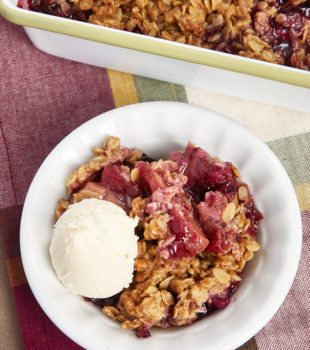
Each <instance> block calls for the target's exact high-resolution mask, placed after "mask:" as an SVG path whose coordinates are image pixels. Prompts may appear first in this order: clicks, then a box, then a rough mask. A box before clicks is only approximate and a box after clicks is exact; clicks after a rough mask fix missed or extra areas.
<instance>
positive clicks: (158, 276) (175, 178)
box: [56, 136, 263, 337]
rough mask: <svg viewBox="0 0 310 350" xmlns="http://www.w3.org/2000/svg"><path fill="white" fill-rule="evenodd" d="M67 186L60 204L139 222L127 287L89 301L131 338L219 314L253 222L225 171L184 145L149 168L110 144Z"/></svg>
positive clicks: (252, 210) (241, 187) (251, 210)
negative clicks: (85, 204)
mask: <svg viewBox="0 0 310 350" xmlns="http://www.w3.org/2000/svg"><path fill="white" fill-rule="evenodd" d="M94 154H95V157H94V158H92V159H91V160H90V161H89V162H88V163H87V164H85V165H83V166H81V167H80V168H79V169H78V170H76V171H74V172H73V174H72V175H71V176H70V177H69V178H68V180H67V182H66V186H67V188H68V193H69V200H68V201H67V200H64V199H62V200H60V201H59V202H58V206H57V209H56V215H57V217H59V216H61V215H62V213H63V212H64V211H66V209H67V208H68V205H69V203H76V202H79V201H81V200H82V199H85V198H92V197H94V198H98V199H104V200H107V201H111V202H113V203H115V204H116V205H118V206H120V207H121V208H123V209H124V210H125V211H126V212H127V214H128V215H130V216H132V217H134V216H137V217H138V218H139V225H138V226H137V228H136V234H137V235H138V236H139V241H138V255H137V257H136V260H135V268H134V278H133V281H132V282H131V284H130V286H129V287H128V288H126V289H124V290H123V291H121V292H120V293H119V294H117V295H115V296H112V297H110V298H106V299H89V298H84V299H85V300H87V301H90V302H93V303H94V304H96V305H98V306H100V307H101V308H102V311H103V312H104V313H105V314H106V315H108V316H110V317H111V318H113V319H115V320H118V321H120V322H121V324H122V327H123V328H124V329H133V330H135V331H136V334H137V336H139V337H148V336H150V332H149V329H150V328H151V327H153V326H155V327H161V328H166V327H171V326H182V325H187V324H190V323H192V322H194V321H196V320H199V319H201V318H204V317H205V316H207V315H209V314H210V313H211V312H213V311H214V310H216V309H223V308H225V307H226V306H227V305H228V304H229V301H230V297H231V296H232V294H233V293H234V292H235V291H236V290H237V288H238V286H239V284H240V281H241V279H242V271H243V269H244V266H245V264H246V262H247V261H249V260H251V259H252V258H253V255H254V252H256V251H258V250H259V249H260V245H259V243H258V242H257V241H256V235H257V232H258V224H259V221H260V220H261V219H262V218H263V217H262V214H261V213H260V212H259V211H258V210H257V209H256V207H255V204H254V201H253V197H252V195H251V192H250V190H249V187H248V185H247V184H245V183H244V182H242V181H241V180H240V177H241V176H240V174H239V172H238V170H237V169H236V168H235V167H234V166H233V165H232V164H231V163H229V162H223V161H221V160H219V159H218V158H213V157H211V156H210V155H209V154H208V153H206V152H205V151H204V150H202V149H201V148H199V147H196V146H195V145H194V144H192V143H191V142H189V143H188V145H187V146H186V149H185V150H184V151H175V152H172V153H171V154H170V157H169V159H168V160H162V159H161V160H153V159H151V158H149V157H148V156H146V155H145V154H143V153H142V152H141V151H139V150H129V149H128V148H126V147H121V146H120V140H119V139H118V138H116V137H111V136H110V137H109V138H108V139H107V141H106V142H105V144H104V146H103V147H102V148H96V149H95V150H94Z"/></svg>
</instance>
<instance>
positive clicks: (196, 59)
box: [0, 0, 310, 112]
mask: <svg viewBox="0 0 310 350" xmlns="http://www.w3.org/2000/svg"><path fill="white" fill-rule="evenodd" d="M12 1H13V2H14V3H13V2H12ZM0 12H1V14H2V15H3V16H4V17H5V18H7V19H8V20H9V21H11V22H13V23H16V24H20V25H23V26H24V27H25V30H26V33H27V34H28V36H29V38H30V40H31V41H32V42H33V44H34V45H35V46H36V47H37V48H39V49H40V50H42V51H44V52H47V53H49V54H52V55H55V56H58V57H62V58H66V59H71V60H74V61H78V62H83V63H88V64H92V65H95V66H99V67H105V68H110V69H114V70H118V71H123V72H128V73H132V74H137V75H142V76H146V77H150V78H154V79H160V80H165V81H169V82H173V83H178V84H182V85H185V86H189V87H195V88H200V89H204V90H209V91H214V92H218V93H223V94H228V95H232V96H237V97H241V98H246V99H252V100H255V101H259V102H263V103H269V104H274V105H278V106H282V107H286V108H291V109H297V110H300V111H304V112H310V72H308V71H303V70H300V69H295V68H291V67H286V66H281V65H276V64H272V63H268V62H262V61H258V60H253V59H248V58H245V57H240V56H236V55H230V54H226V53H222V52H217V51H212V50H207V49H202V48H199V47H194V46H190V45H185V44H180V43H176V42H171V41H167V40H163V39H158V38H153V37H148V36H144V35H139V34H135V33H130V32H125V31H120V30H116V29H111V28H106V27H102V26H97V25H93V24H89V23H84V22H78V21H73V20H69V19H65V18H59V17H55V16H50V15H46V14H42V13H37V12H32V11H27V10H23V9H20V8H18V7H17V6H16V1H14V0H0Z"/></svg>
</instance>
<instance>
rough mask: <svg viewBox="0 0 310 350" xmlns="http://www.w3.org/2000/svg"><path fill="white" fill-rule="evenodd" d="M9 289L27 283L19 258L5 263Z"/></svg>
mask: <svg viewBox="0 0 310 350" xmlns="http://www.w3.org/2000/svg"><path fill="white" fill-rule="evenodd" d="M6 264H7V267H8V275H9V279H10V283H11V287H12V288H13V287H17V286H20V285H22V284H25V283H27V279H26V276H25V272H24V269H23V264H22V260H21V258H20V257H17V258H13V259H8V260H7V261H6Z"/></svg>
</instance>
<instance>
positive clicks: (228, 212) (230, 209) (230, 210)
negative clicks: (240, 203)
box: [222, 202, 236, 223]
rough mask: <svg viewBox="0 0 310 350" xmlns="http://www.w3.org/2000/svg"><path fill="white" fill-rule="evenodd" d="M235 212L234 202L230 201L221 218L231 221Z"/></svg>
mask: <svg viewBox="0 0 310 350" xmlns="http://www.w3.org/2000/svg"><path fill="white" fill-rule="evenodd" d="M235 213H236V204H235V203H233V202H231V203H229V204H228V205H227V206H226V207H225V209H224V210H223V213H222V220H223V221H224V222H226V223H227V222H229V221H231V220H232V219H233V218H234V216H235Z"/></svg>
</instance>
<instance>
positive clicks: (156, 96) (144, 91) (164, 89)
mask: <svg viewBox="0 0 310 350" xmlns="http://www.w3.org/2000/svg"><path fill="white" fill-rule="evenodd" d="M134 81H135V85H136V89H137V93H138V97H139V101H140V102H146V101H178V102H187V97H186V92H185V88H184V86H181V85H177V84H172V83H167V82H162V81H159V80H155V79H150V78H144V77H140V76H137V75H135V76H134Z"/></svg>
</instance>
